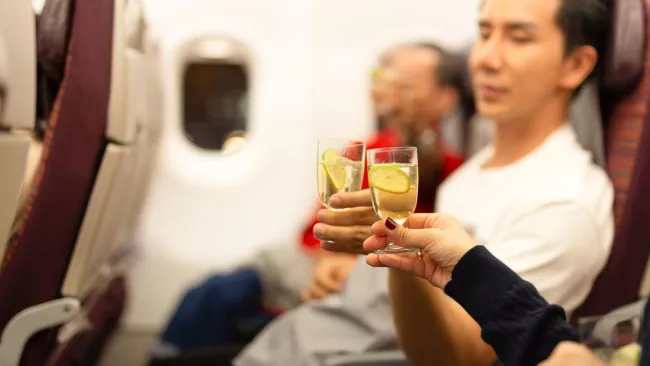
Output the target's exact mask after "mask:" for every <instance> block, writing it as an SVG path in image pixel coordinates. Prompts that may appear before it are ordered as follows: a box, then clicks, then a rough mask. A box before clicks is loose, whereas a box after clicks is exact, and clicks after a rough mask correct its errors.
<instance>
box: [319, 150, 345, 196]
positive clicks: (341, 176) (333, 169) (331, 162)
mask: <svg viewBox="0 0 650 366" xmlns="http://www.w3.org/2000/svg"><path fill="white" fill-rule="evenodd" d="M322 159H323V162H322V163H321V164H322V165H323V169H324V170H325V174H327V178H328V179H329V181H330V183H331V184H332V185H333V186H334V188H336V190H340V189H341V188H343V186H344V185H345V182H346V181H347V179H348V177H347V173H346V171H345V165H344V164H342V161H341V160H342V159H343V158H341V157H340V156H339V154H338V153H337V152H336V151H334V149H327V150H325V152H323V156H322ZM346 160H347V159H346Z"/></svg>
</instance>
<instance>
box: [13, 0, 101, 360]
mask: <svg viewBox="0 0 650 366" xmlns="http://www.w3.org/2000/svg"><path fill="white" fill-rule="evenodd" d="M13 2H14V1H12V3H13ZM15 2H17V3H25V2H22V1H15ZM25 4H27V5H28V6H29V5H30V4H29V2H26V3H25ZM112 11H113V1H112V0H95V1H84V2H77V3H76V4H75V7H74V11H73V12H72V14H71V19H72V25H73V26H72V27H71V31H70V32H71V33H70V44H69V45H68V52H67V56H66V63H65V69H64V70H65V71H64V73H63V78H62V83H61V87H60V89H59V90H58V92H57V96H56V100H55V103H54V108H53V110H52V113H51V114H50V116H49V121H48V129H47V132H46V134H45V140H44V144H43V155H42V158H41V163H40V166H39V167H38V169H37V172H36V174H35V179H34V183H33V187H32V188H31V191H30V195H29V198H28V203H27V205H26V209H25V210H24V212H23V214H22V215H21V216H20V217H19V218H18V221H17V225H16V231H15V233H14V234H13V235H12V236H11V239H10V240H9V242H8V244H7V250H6V253H5V254H4V257H3V261H2V268H1V272H0V298H2V299H4V300H5V301H2V302H1V303H0V329H2V337H1V338H0V339H1V340H2V341H1V342H0V364H2V365H7V366H8V365H18V364H20V365H24V366H42V365H47V364H56V363H51V362H50V361H48V357H49V356H50V354H51V352H52V350H53V348H54V346H55V342H56V337H57V328H58V326H59V325H61V324H63V323H67V322H69V321H72V320H74V319H80V318H82V317H78V314H79V313H80V299H78V298H76V297H62V291H61V288H62V284H63V281H64V277H65V274H66V271H67V268H68V264H69V262H70V258H71V255H72V252H73V250H74V246H75V242H76V240H77V236H78V234H79V231H80V226H81V223H82V220H83V217H84V214H85V211H86V206H87V203H88V201H89V198H90V194H91V192H92V190H93V185H94V182H95V178H96V175H97V172H98V164H99V162H100V161H101V158H102V155H103V153H104V150H105V144H106V143H105V141H106V139H105V133H106V122H107V121H106V120H107V115H108V102H109V88H110V76H111V69H110V66H111V58H110V57H111V40H112V22H111V20H112ZM18 13H19V12H17V11H16V12H14V11H11V12H6V11H3V12H2V13H1V14H7V15H8V17H7V18H8V19H9V24H11V22H12V21H13V20H14V19H15V18H17V14H18ZM41 17H43V15H41ZM109 17H110V18H109ZM33 18H34V17H33V14H31V17H30V19H32V21H33ZM41 20H43V18H41ZM5 21H6V19H3V22H0V27H3V26H4V22H5ZM32 24H33V23H32ZM12 49H13V48H12ZM25 64H26V63H25ZM26 65H27V64H26ZM27 66H28V65H27ZM34 66H35V65H34ZM33 69H34V70H35V69H36V67H33ZM30 105H31V106H32V107H33V106H35V102H34V101H33V100H32V102H31V103H30ZM32 118H33V117H32ZM86 302H87V301H86ZM75 317H76V318H75ZM77 324H78V326H79V327H80V328H83V326H84V325H85V323H84V322H77Z"/></svg>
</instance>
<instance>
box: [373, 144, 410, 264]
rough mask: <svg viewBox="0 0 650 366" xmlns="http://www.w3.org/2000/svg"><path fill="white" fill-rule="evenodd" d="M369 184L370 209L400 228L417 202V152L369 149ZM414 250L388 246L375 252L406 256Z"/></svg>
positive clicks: (396, 148) (402, 148) (401, 149)
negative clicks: (403, 254) (404, 254)
mask: <svg viewBox="0 0 650 366" xmlns="http://www.w3.org/2000/svg"><path fill="white" fill-rule="evenodd" d="M368 184H369V185H370V193H371V195H372V207H373V208H374V209H375V212H376V213H377V215H379V217H381V218H382V219H387V218H389V217H390V218H391V219H393V220H395V222H397V223H398V224H400V225H402V224H404V222H406V219H407V218H408V217H409V216H410V215H411V214H412V213H413V212H414V211H415V206H416V205H417V201H418V153H417V148H415V147H395V148H383V149H371V150H368ZM417 251H418V250H417V249H412V248H402V247H400V246H397V245H395V244H393V243H388V246H387V247H386V248H385V249H382V250H378V251H376V253H407V252H417Z"/></svg>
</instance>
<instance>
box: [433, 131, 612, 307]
mask: <svg viewBox="0 0 650 366" xmlns="http://www.w3.org/2000/svg"><path fill="white" fill-rule="evenodd" d="M492 153H493V150H492V147H491V146H488V147H487V148H485V149H483V150H482V151H480V152H479V153H477V154H476V155H475V156H474V157H473V158H472V159H470V160H469V161H468V162H467V163H465V164H464V165H463V166H462V167H461V168H459V169H458V170H457V171H456V172H455V173H454V174H452V175H451V176H450V177H449V178H448V179H447V180H446V181H445V182H444V183H443V184H442V186H441V187H440V190H439V192H438V200H437V202H436V210H437V211H438V212H443V213H448V214H451V215H453V216H455V217H457V218H458V219H459V220H460V222H461V223H462V224H463V225H464V226H465V227H466V228H467V229H468V232H470V234H472V235H473V236H474V238H475V240H476V241H477V243H478V244H483V245H485V246H486V247H487V248H488V250H490V252H491V253H492V254H494V255H495V256H496V257H497V258H499V259H500V260H502V261H503V262H504V263H506V264H507V265H508V266H509V267H510V268H512V269H513V270H514V271H515V272H517V273H518V274H519V275H521V276H522V277H523V278H524V279H526V280H527V281H530V282H531V283H533V284H534V285H535V286H536V287H537V289H538V290H539V292H540V293H541V294H542V296H544V297H545V298H546V300H547V301H549V302H551V303H554V304H558V305H561V306H563V307H564V308H565V310H566V311H567V313H571V312H573V311H574V310H575V309H576V307H578V306H579V305H580V304H581V303H582V302H583V301H584V300H585V298H586V297H587V295H588V294H589V291H590V290H591V287H592V284H593V281H594V279H595V278H596V276H597V275H598V273H599V272H600V271H601V270H602V268H603V267H604V265H605V262H606V261H607V258H608V256H609V252H610V249H611V245H612V239H613V235H614V220H613V214H612V205H613V199H614V192H613V187H612V183H611V181H610V180H609V178H608V177H607V175H606V174H605V172H604V171H603V170H602V169H601V168H599V167H598V166H596V165H595V164H593V163H592V158H591V155H590V153H588V152H587V151H586V150H584V149H583V148H582V147H581V145H580V144H579V143H578V141H577V138H576V135H575V132H574V130H573V128H572V127H571V126H569V125H568V124H567V125H564V126H562V127H560V128H558V129H557V130H556V131H554V132H553V133H552V134H551V135H550V136H549V137H548V138H547V139H546V140H545V141H544V143H543V144H542V145H540V146H539V147H538V148H537V149H536V150H534V151H533V152H531V153H530V154H528V155H526V156H525V157H524V158H522V159H520V160H518V161H517V162H515V163H512V164H510V165H508V166H506V167H502V168H494V169H482V168H481V166H482V165H483V164H484V163H485V162H486V161H487V160H488V159H489V158H490V157H491V156H492Z"/></svg>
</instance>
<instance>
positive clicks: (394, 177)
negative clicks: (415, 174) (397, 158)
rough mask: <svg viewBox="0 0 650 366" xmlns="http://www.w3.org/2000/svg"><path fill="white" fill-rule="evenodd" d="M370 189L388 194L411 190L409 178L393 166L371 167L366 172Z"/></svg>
mask: <svg viewBox="0 0 650 366" xmlns="http://www.w3.org/2000/svg"><path fill="white" fill-rule="evenodd" d="M368 183H369V184H370V186H371V187H373V188H377V189H379V190H380V191H384V192H389V193H400V194H401V193H406V192H408V191H409V190H410V189H411V182H410V180H409V176H408V175H407V174H406V173H404V171H402V169H400V168H399V167H396V166H394V165H379V166H377V165H376V166H373V167H372V168H370V170H369V171H368Z"/></svg>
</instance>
